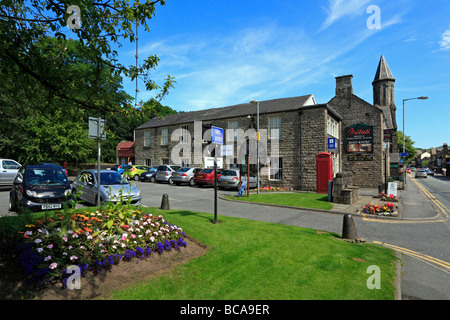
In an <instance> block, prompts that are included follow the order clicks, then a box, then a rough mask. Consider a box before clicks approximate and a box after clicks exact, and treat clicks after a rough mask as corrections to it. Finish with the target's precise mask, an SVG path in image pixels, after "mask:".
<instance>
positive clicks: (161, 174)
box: [156, 164, 181, 184]
mask: <svg viewBox="0 0 450 320" xmlns="http://www.w3.org/2000/svg"><path fill="white" fill-rule="evenodd" d="M180 169H181V167H180V166H176V165H169V164H167V165H162V166H159V167H158V169H156V182H158V183H161V182H167V183H168V184H173V180H172V174H173V173H175V172H176V171H178V170H180Z"/></svg>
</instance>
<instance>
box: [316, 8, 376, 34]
mask: <svg viewBox="0 0 450 320" xmlns="http://www.w3.org/2000/svg"><path fill="white" fill-rule="evenodd" d="M369 4H370V0H329V1H328V6H327V7H326V8H324V10H325V12H326V13H327V15H328V16H327V18H326V20H325V22H324V23H323V24H322V27H321V29H320V31H323V30H325V29H326V28H328V27H329V26H331V25H332V24H333V23H335V22H336V21H338V20H340V19H342V18H343V17H346V16H353V15H362V14H365V13H366V10H367V7H368V6H369Z"/></svg>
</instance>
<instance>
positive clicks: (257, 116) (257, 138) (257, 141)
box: [247, 99, 260, 194]
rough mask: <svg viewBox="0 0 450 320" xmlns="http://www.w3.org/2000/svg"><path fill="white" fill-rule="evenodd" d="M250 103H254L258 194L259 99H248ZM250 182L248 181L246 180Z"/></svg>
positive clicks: (257, 188)
mask: <svg viewBox="0 0 450 320" xmlns="http://www.w3.org/2000/svg"><path fill="white" fill-rule="evenodd" d="M250 103H256V168H257V169H258V171H257V175H256V193H257V194H259V138H260V134H259V101H258V100H253V99H252V100H250ZM247 183H250V181H247Z"/></svg>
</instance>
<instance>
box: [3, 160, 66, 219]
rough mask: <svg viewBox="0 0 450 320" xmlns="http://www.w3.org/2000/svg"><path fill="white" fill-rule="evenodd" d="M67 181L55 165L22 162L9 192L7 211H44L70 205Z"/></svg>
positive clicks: (59, 168)
mask: <svg viewBox="0 0 450 320" xmlns="http://www.w3.org/2000/svg"><path fill="white" fill-rule="evenodd" d="M71 200H72V196H71V193H70V181H69V179H68V178H67V176H66V175H65V173H64V172H63V170H62V169H61V167H60V166H57V165H51V164H46V165H42V164H40V165H26V166H22V167H21V168H20V169H19V171H18V172H17V175H16V177H15V179H14V182H13V188H12V190H11V192H10V193H9V211H17V212H20V213H24V212H26V211H45V210H55V209H62V208H63V206H64V205H65V204H66V205H67V206H68V207H71V206H72V202H71Z"/></svg>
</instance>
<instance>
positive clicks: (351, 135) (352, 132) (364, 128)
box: [345, 124, 373, 154]
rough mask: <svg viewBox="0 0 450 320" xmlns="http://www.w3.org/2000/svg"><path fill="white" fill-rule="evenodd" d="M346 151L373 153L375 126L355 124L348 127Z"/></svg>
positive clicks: (346, 130) (346, 131)
mask: <svg viewBox="0 0 450 320" xmlns="http://www.w3.org/2000/svg"><path fill="white" fill-rule="evenodd" d="M345 151H346V152H347V153H353V154H364V153H373V126H368V125H365V124H355V125H353V126H350V127H347V128H346V129H345Z"/></svg>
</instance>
